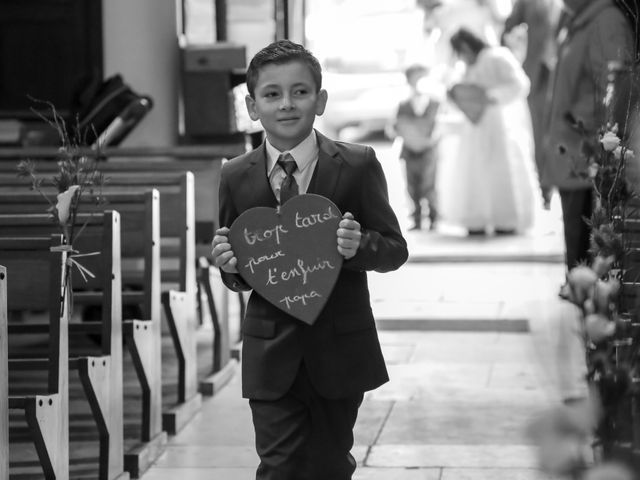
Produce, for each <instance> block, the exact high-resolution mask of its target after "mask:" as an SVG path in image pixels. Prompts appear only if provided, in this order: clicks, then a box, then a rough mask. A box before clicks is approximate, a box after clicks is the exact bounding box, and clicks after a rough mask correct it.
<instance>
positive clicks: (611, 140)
mask: <svg viewBox="0 0 640 480" xmlns="http://www.w3.org/2000/svg"><path fill="white" fill-rule="evenodd" d="M600 143H601V144H602V147H603V148H604V149H605V150H606V151H607V152H611V151H613V150H615V149H616V147H617V146H618V145H620V138H619V137H618V136H617V135H616V134H615V133H613V132H606V133H605V134H604V135H603V136H602V137H600Z"/></svg>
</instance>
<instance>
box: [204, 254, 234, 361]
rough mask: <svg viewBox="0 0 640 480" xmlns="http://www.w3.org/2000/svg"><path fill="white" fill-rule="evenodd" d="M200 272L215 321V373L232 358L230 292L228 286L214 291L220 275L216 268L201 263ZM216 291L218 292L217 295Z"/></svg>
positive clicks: (212, 317)
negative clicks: (228, 299)
mask: <svg viewBox="0 0 640 480" xmlns="http://www.w3.org/2000/svg"><path fill="white" fill-rule="evenodd" d="M198 273H199V275H198V277H199V282H198V283H199V284H200V285H201V286H202V288H203V289H204V292H205V296H206V298H207V305H208V307H209V311H210V312H211V321H212V323H213V335H214V337H213V373H215V372H217V371H219V370H220V369H222V368H223V367H224V366H225V365H226V364H227V362H228V361H229V359H230V352H231V348H230V338H229V312H228V308H227V295H228V294H227V290H226V287H224V288H223V289H218V291H217V292H216V291H214V288H213V282H214V281H216V278H215V277H216V276H217V277H220V274H219V272H218V270H217V269H216V268H214V267H211V266H209V265H208V264H206V265H202V264H201V265H200V269H199V272H198ZM212 277H214V278H212ZM221 281H222V280H220V282H221ZM216 293H218V294H217V295H216Z"/></svg>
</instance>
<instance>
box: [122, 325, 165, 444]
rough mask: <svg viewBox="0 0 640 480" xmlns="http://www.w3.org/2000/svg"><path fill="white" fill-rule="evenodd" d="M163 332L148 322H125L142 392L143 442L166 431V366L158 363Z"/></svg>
mask: <svg viewBox="0 0 640 480" xmlns="http://www.w3.org/2000/svg"><path fill="white" fill-rule="evenodd" d="M156 330H157V331H156ZM159 331H160V328H159V327H158V328H154V326H153V325H152V322H151V321H148V320H126V321H125V322H123V335H124V338H125V342H126V345H127V349H128V350H129V353H130V354H131V357H132V359H133V365H134V367H135V369H136V375H137V377H138V381H139V382H140V387H141V389H142V431H141V434H140V440H141V441H143V442H149V441H150V440H151V439H152V438H154V437H155V436H156V435H157V434H159V433H160V432H161V431H162V424H161V419H162V380H161V378H162V365H161V363H160V362H158V360H157V352H159V351H160V348H161V345H160V335H159V333H160V332H159Z"/></svg>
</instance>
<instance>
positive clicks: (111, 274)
mask: <svg viewBox="0 0 640 480" xmlns="http://www.w3.org/2000/svg"><path fill="white" fill-rule="evenodd" d="M78 224H79V225H82V226H83V231H82V234H81V235H80V236H79V237H78V238H77V240H76V241H75V242H74V245H73V248H74V249H75V250H77V251H79V252H81V253H93V252H98V253H99V255H90V256H84V257H78V258H77V261H78V262H80V264H81V265H82V266H83V267H85V268H87V270H88V271H89V272H91V274H92V275H93V276H90V275H87V276H85V277H82V276H81V275H80V274H79V270H78V269H77V268H74V267H71V268H72V281H71V286H72V287H73V288H72V291H73V292H74V294H73V298H74V303H76V302H77V303H79V301H80V300H81V299H82V298H83V294H85V293H87V292H88V291H91V292H92V293H96V292H97V293H99V295H100V298H99V301H100V307H101V311H102V318H101V320H100V321H97V322H93V323H92V324H88V323H83V324H78V323H71V324H70V326H69V331H70V334H71V335H73V334H76V335H78V334H86V333H89V332H95V333H96V334H97V335H98V336H99V346H98V348H97V349H92V350H97V353H94V352H93V351H92V352H91V353H87V352H86V348H83V350H82V351H81V350H79V349H78V348H74V344H73V342H72V343H71V345H70V348H69V351H70V355H69V368H71V369H74V370H76V371H77V372H78V374H79V378H80V382H81V384H82V387H83V389H84V392H85V396H86V399H87V401H88V404H89V408H90V411H91V415H92V417H93V420H94V422H95V429H96V430H97V432H98V438H99V448H98V451H99V458H98V465H97V470H98V477H97V478H98V479H99V480H114V479H120V480H123V479H125V478H129V475H128V474H125V472H124V463H123V459H124V456H123V454H124V451H123V386H122V368H123V367H122V302H121V289H122V287H121V269H120V216H119V214H118V213H117V212H115V211H107V212H105V213H100V214H94V215H83V216H80V217H79V218H78ZM55 231H56V227H55V225H53V223H52V221H51V218H50V216H49V215H46V214H20V215H7V214H2V215H0V236H2V237H5V236H13V237H18V236H19V237H37V236H42V235H49V234H51V233H52V232H55ZM48 327H49V326H48V325H46V324H34V323H29V324H27V325H21V326H20V325H12V326H11V328H10V332H11V333H12V334H17V333H26V334H28V333H35V332H37V331H40V332H44V333H46V332H47V330H48ZM30 366H31V367H34V366H36V365H35V364H31V365H30ZM73 418H74V415H73V414H72V416H71V419H73ZM72 424H73V421H72ZM78 450H81V449H78Z"/></svg>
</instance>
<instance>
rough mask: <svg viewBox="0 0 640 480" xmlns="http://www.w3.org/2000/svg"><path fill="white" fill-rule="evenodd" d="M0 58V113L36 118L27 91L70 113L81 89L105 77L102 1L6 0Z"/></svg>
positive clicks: (0, 6) (0, 8) (0, 15)
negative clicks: (73, 100)
mask: <svg viewBox="0 0 640 480" xmlns="http://www.w3.org/2000/svg"><path fill="white" fill-rule="evenodd" d="M0 58H2V63H1V64H0V85H2V88H0V116H2V117H23V118H35V115H34V114H33V113H32V112H31V111H30V107H32V106H34V105H33V103H32V102H31V101H30V100H29V98H28V97H27V94H28V95H31V96H33V97H35V98H38V99H42V100H48V101H50V102H52V103H53V104H55V105H56V107H57V108H58V110H60V113H62V114H63V115H65V114H66V113H67V112H68V111H69V109H70V107H71V106H72V99H73V97H74V94H75V93H76V92H77V90H78V89H80V88H82V87H83V85H86V84H87V82H88V81H89V80H92V79H93V80H98V81H100V80H102V69H103V67H102V2H101V0H91V1H86V0H3V1H2V2H0Z"/></svg>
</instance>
